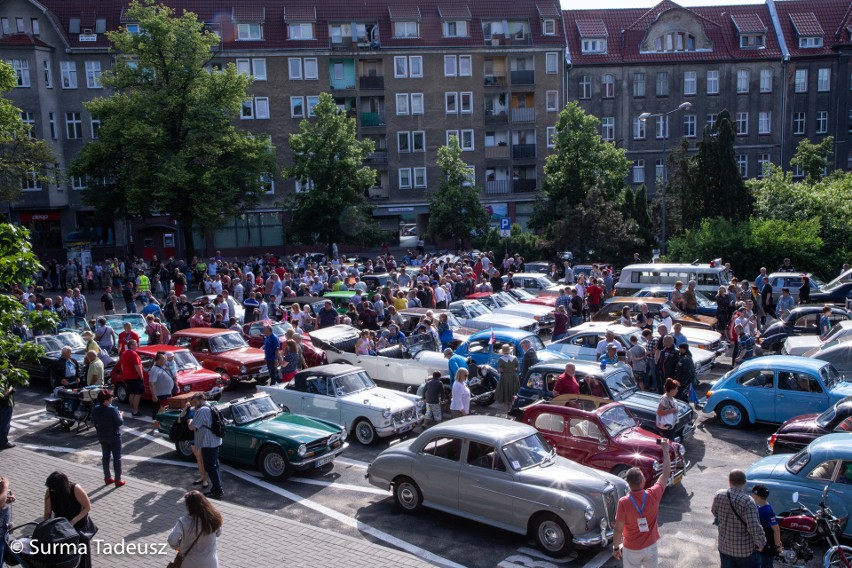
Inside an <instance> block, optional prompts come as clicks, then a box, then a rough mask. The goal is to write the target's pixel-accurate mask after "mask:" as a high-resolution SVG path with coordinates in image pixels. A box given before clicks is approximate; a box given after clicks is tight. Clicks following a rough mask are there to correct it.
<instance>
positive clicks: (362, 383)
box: [333, 371, 376, 396]
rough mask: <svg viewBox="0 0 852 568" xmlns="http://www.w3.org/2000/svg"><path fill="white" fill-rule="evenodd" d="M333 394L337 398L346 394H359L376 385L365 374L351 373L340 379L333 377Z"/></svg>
mask: <svg viewBox="0 0 852 568" xmlns="http://www.w3.org/2000/svg"><path fill="white" fill-rule="evenodd" d="M333 384H334V392H335V394H337V396H346V395H348V394H352V393H356V392H360V391H362V390H367V389H372V388H375V386H376V383H374V382H373V379H371V378H370V376H369V375H368V374H367V373H365V372H364V371H360V372H358V373H351V374H349V375H343V376H342V377H334V381H333Z"/></svg>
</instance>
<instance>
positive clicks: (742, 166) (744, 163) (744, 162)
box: [737, 154, 748, 179]
mask: <svg viewBox="0 0 852 568" xmlns="http://www.w3.org/2000/svg"><path fill="white" fill-rule="evenodd" d="M737 169H739V170H740V177H741V178H743V179H746V178H747V177H748V156H746V155H745V154H738V155H737Z"/></svg>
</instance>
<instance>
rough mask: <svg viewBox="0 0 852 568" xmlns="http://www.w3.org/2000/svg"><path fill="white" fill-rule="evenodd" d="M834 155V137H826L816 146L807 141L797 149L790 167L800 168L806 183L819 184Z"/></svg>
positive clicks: (802, 142)
mask: <svg viewBox="0 0 852 568" xmlns="http://www.w3.org/2000/svg"><path fill="white" fill-rule="evenodd" d="M833 153H834V137H833V136H826V137H825V138H823V139H822V141H821V142H818V143H816V144H814V143H813V142H811V141H810V140H807V139H805V140H802V141H801V142H799V145H798V146H797V147H796V154H795V155H794V156H793V157H792V159H790V165H791V166H792V167H794V168H795V167H798V168H799V169H800V170H801V171H802V172H803V173H804V174H805V180H806V181H808V182H810V183H814V182H818V181H819V180H821V179H822V178H823V175H825V173H827V172H828V169H829V166H831V156H832V154H833Z"/></svg>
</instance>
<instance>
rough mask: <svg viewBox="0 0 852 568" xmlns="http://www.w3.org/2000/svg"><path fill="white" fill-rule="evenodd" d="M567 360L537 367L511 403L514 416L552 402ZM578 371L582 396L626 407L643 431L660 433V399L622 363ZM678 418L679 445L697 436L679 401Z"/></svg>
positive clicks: (582, 365)
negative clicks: (642, 386)
mask: <svg viewBox="0 0 852 568" xmlns="http://www.w3.org/2000/svg"><path fill="white" fill-rule="evenodd" d="M566 362H568V361H567V360H561V361H551V362H549V363H539V364H538V365H534V366H533V367H532V368H531V369H530V370H529V372H528V373H527V376H526V377H524V378H523V379H522V381H521V388H520V390H519V391H518V394H517V396H516V397H515V400H514V402H513V403H512V413H513V414H514V415H519V414H521V413H522V412H523V409H524V407H526V406H528V405H530V404H532V403H534V402H536V401H538V400H545V401H547V400H551V399H552V398H553V385H554V384H556V379H557V378H558V377H559V375H561V374H562V373H563V371H565V363H566ZM572 362H573V363H574V365H575V367H576V371H575V376H576V377H577V381H578V382H579V383H580V394H583V395H591V396H593V397H598V398H606V399H609V400H612V401H615V402H621V403H623V404H624V405H625V406H626V407H627V408H628V409H630V411H631V412H632V413H633V415H634V416H635V417H636V419H637V420H638V421H639V424H640V425H641V426H642V428H644V429H646V430H648V431H649V432H655V433H659V430H658V429H657V407H658V406H659V405H660V395H658V394H656V393H651V392H643V391H640V390H639V387H637V386H636V381H634V380H633V372H632V371H631V370H630V367H628V366H627V365H625V364H623V363H617V364H615V365H607V366H606V369H601V366H600V365H598V364H596V363H590V362H587V361H579V360H577V361H572ZM677 405H678V415H677V416H678V418H677V423H676V424H675V427H674V434H675V435H674V438H675V441H677V442H682V441H683V440H686V439H688V438H689V437H691V436H692V435H693V434H694V433H695V418H696V416H695V411H694V410H692V407H691V406H689V405H688V404H686V403H685V402H682V401H679V400H678V401H677Z"/></svg>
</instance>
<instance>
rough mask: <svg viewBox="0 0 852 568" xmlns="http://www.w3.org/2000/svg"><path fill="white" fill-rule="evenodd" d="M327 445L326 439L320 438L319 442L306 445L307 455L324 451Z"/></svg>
mask: <svg viewBox="0 0 852 568" xmlns="http://www.w3.org/2000/svg"><path fill="white" fill-rule="evenodd" d="M327 445H328V438H322V439H320V440H316V441H314V442H311V443H310V444H306V445H305V447H306V448H307V449H308V453H317V452H321V451H324V450H325V448H326V446H327Z"/></svg>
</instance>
